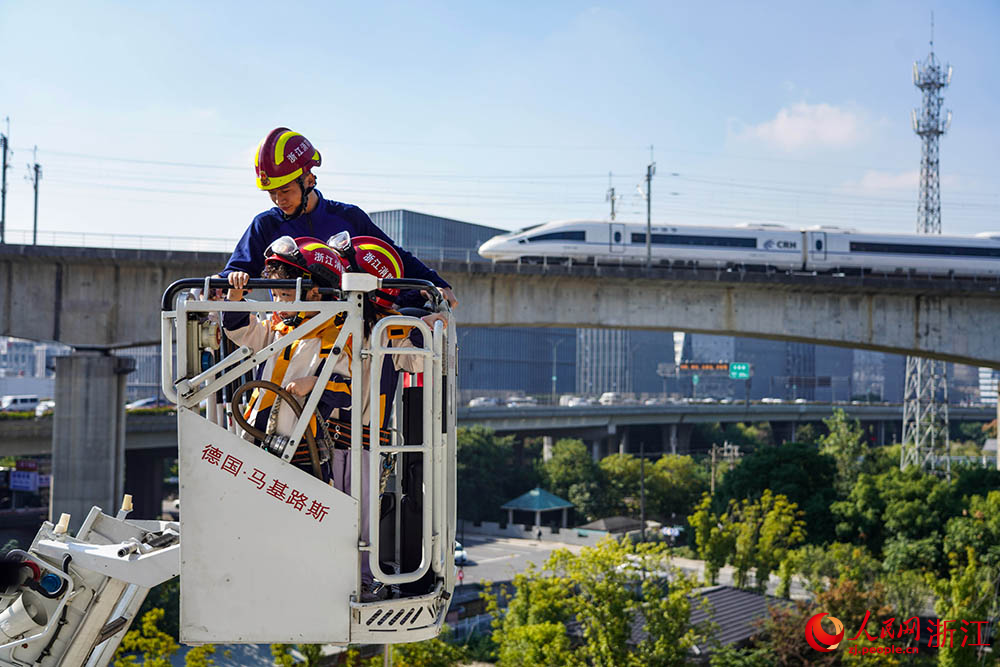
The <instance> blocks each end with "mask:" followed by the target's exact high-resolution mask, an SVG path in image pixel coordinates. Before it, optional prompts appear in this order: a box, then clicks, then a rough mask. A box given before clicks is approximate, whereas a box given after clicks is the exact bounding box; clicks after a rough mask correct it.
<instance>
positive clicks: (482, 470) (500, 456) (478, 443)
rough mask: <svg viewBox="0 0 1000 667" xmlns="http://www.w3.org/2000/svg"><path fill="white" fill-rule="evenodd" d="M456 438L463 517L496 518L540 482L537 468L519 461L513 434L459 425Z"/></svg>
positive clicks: (459, 510) (488, 519) (459, 494)
mask: <svg viewBox="0 0 1000 667" xmlns="http://www.w3.org/2000/svg"><path fill="white" fill-rule="evenodd" d="M456 438H457V443H458V452H457V458H458V463H457V477H458V508H459V509H458V512H459V517H460V518H462V519H468V520H471V521H493V520H496V519H498V518H500V506H501V505H503V504H504V503H505V502H507V501H508V500H510V499H512V498H514V497H516V496H519V495H521V494H522V493H524V492H526V491H528V490H530V489H532V488H534V487H535V486H536V485H537V483H538V481H539V476H538V474H537V472H536V471H535V469H534V468H533V467H532V466H530V465H521V464H520V463H519V462H518V457H517V455H516V453H515V448H514V438H513V436H505V437H500V436H497V435H496V434H495V433H493V431H491V430H489V429H487V428H484V427H482V426H472V427H469V428H465V427H463V428H459V429H458V433H457V436H456Z"/></svg>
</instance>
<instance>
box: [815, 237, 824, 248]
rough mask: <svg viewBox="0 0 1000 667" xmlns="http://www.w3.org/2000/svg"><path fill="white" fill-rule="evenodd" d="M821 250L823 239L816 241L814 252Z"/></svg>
mask: <svg viewBox="0 0 1000 667" xmlns="http://www.w3.org/2000/svg"><path fill="white" fill-rule="evenodd" d="M822 249H823V239H816V250H822Z"/></svg>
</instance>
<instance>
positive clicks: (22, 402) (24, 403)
mask: <svg viewBox="0 0 1000 667" xmlns="http://www.w3.org/2000/svg"><path fill="white" fill-rule="evenodd" d="M37 405H38V396H34V395H31V394H25V395H21V396H4V397H3V398H0V412H34V410H35V407H36V406H37Z"/></svg>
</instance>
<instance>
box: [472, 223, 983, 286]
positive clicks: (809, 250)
mask: <svg viewBox="0 0 1000 667" xmlns="http://www.w3.org/2000/svg"><path fill="white" fill-rule="evenodd" d="M650 246H651V251H652V258H653V262H654V264H656V265H659V266H667V265H671V264H676V265H680V266H693V265H697V266H710V267H736V266H739V267H773V268H776V269H785V270H791V271H819V272H836V271H851V272H857V271H873V272H879V273H882V272H887V273H895V272H908V271H913V272H918V273H925V274H928V273H929V274H944V275H961V276H995V275H1000V232H983V233H980V234H977V235H976V236H973V237H963V236H938V235H933V236H930V235H919V234H870V233H864V232H859V231H857V230H854V229H844V228H840V227H823V226H816V227H807V228H802V229H794V228H791V227H786V226H784V225H778V224H770V223H768V224H755V223H748V224H743V225H739V226H736V227H711V226H701V225H662V224H660V225H653V228H652V234H651V241H650ZM479 254H480V255H482V256H483V257H485V258H487V259H493V260H496V261H515V260H521V261H547V262H565V261H567V260H569V259H572V260H573V261H574V262H587V263H599V264H601V263H612V262H613V263H615V264H618V263H622V264H642V263H644V262H645V261H646V225H645V223H635V222H602V221H595V220H560V221H556V222H548V223H545V224H543V225H536V226H534V227H528V228H526V229H522V230H519V231H516V232H511V233H509V234H501V235H499V236H494V237H493V238H491V239H490V240H488V241H486V242H485V243H483V244H482V245H481V246H479Z"/></svg>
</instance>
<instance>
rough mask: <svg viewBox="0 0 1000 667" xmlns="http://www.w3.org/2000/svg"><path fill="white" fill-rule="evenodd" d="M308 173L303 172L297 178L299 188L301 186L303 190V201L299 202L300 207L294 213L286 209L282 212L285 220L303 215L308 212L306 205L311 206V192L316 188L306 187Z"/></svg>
mask: <svg viewBox="0 0 1000 667" xmlns="http://www.w3.org/2000/svg"><path fill="white" fill-rule="evenodd" d="M307 175H308V174H302V175H301V176H299V177H298V178H296V179H295V182H296V183H298V184H299V188H301V190H302V202H301V203H300V204H299V207H298V208H296V209H295V213H292V214H291V215H288V214H286V213H285V212H284V211H282V212H281V216H282V217H283V218H284V219H285V220H294V219H295V218H297V217H299V216H301V215H302V214H303V213H305V212H306V207H308V206H309V193H311V192H312V191H313V190H314V188H312V187H306V176H307Z"/></svg>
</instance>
